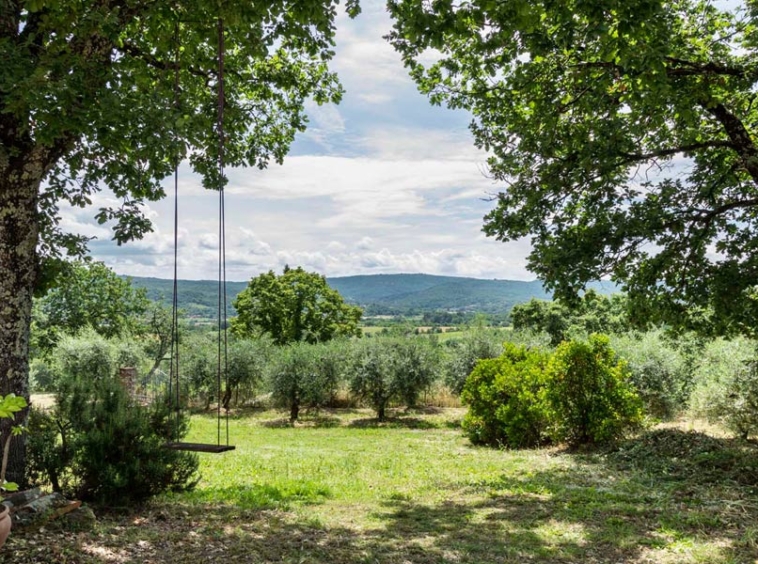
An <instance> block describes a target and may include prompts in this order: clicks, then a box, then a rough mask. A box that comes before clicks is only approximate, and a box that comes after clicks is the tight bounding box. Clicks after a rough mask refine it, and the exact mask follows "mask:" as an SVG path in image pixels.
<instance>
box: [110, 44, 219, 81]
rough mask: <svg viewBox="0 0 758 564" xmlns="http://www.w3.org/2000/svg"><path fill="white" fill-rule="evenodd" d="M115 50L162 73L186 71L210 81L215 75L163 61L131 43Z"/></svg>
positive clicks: (212, 72)
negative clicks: (162, 71)
mask: <svg viewBox="0 0 758 564" xmlns="http://www.w3.org/2000/svg"><path fill="white" fill-rule="evenodd" d="M116 50H118V51H120V52H121V53H123V54H125V55H130V56H132V57H134V58H136V59H140V60H142V61H144V62H145V63H146V64H147V65H149V66H151V67H153V68H156V69H158V70H164V71H175V70H177V69H179V70H182V69H183V70H186V71H187V72H188V73H190V74H192V75H194V76H198V77H200V78H205V79H206V80H207V79H210V78H212V77H215V76H216V73H215V71H214V70H209V71H204V70H202V69H198V68H196V67H193V66H190V65H187V66H182V65H181V64H178V63H176V62H174V61H170V62H169V61H164V60H161V59H159V58H157V57H156V56H154V55H153V54H151V53H147V52H145V51H143V50H142V49H140V48H139V47H137V46H136V45H134V44H133V43H129V42H124V45H123V46H122V47H116Z"/></svg>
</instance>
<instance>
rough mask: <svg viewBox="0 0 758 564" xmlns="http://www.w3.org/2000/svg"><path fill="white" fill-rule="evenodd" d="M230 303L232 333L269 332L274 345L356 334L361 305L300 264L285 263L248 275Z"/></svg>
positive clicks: (239, 334) (309, 341)
mask: <svg viewBox="0 0 758 564" xmlns="http://www.w3.org/2000/svg"><path fill="white" fill-rule="evenodd" d="M234 307H235V309H236V310H237V317H235V318H232V320H231V325H232V332H233V333H234V334H236V335H238V336H242V337H249V336H253V335H256V334H258V333H260V332H263V333H268V334H269V335H270V336H271V338H272V339H273V340H274V343H275V344H277V345H285V344H287V343H294V342H298V341H305V342H308V343H318V342H323V341H328V340H330V339H333V338H335V337H353V336H360V335H361V329H360V327H358V322H359V321H360V319H361V315H362V313H363V312H362V311H361V309H360V308H359V307H357V306H351V305H348V304H346V303H345V301H344V300H343V299H342V296H341V295H340V293H339V292H337V290H334V289H332V288H330V287H329V285H328V284H327V283H326V278H325V277H324V276H322V275H320V274H316V273H315V272H306V271H305V270H303V269H302V267H297V268H295V269H292V268H289V267H287V266H285V267H284V273H283V274H282V275H281V276H277V275H276V274H275V273H274V271H273V270H269V271H268V272H264V273H263V274H260V275H258V276H256V277H255V278H251V279H250V282H249V283H248V285H247V288H245V289H244V290H242V292H240V293H239V295H238V296H237V297H236V298H235V300H234Z"/></svg>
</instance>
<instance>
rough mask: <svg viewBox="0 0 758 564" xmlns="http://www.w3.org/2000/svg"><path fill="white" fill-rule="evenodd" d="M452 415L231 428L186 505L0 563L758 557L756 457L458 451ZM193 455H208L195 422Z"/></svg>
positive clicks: (40, 541)
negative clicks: (199, 444)
mask: <svg viewBox="0 0 758 564" xmlns="http://www.w3.org/2000/svg"><path fill="white" fill-rule="evenodd" d="M462 414H463V411H462V410H460V409H457V410H431V409H428V410H417V411H413V412H408V413H406V412H401V411H398V412H393V413H391V415H392V417H391V418H390V420H389V421H388V422H386V423H382V424H379V423H378V422H377V421H376V420H375V419H373V418H372V414H371V413H370V412H369V411H365V410H341V411H339V412H333V411H322V412H321V413H319V414H312V415H310V416H306V418H305V419H304V421H303V422H301V423H298V424H297V425H296V426H295V427H290V426H288V425H287V422H286V418H285V414H284V413H282V412H274V411H266V412H256V413H255V414H246V415H245V416H241V417H238V418H234V419H232V420H231V422H230V439H231V442H232V443H233V444H235V445H236V447H237V448H236V450H235V451H232V452H229V453H225V454H221V455H201V472H202V475H203V478H202V480H201V482H200V483H199V484H198V487H197V489H196V490H195V491H194V492H190V493H185V494H174V495H169V496H164V497H162V498H159V499H157V500H155V501H154V502H152V503H151V504H149V505H148V506H147V507H144V508H141V509H139V510H135V511H134V512H129V513H128V514H107V513H103V514H101V516H100V522H99V525H98V527H97V529H96V530H95V531H93V532H91V533H78V534H73V533H69V532H66V531H65V530H62V529H61V528H60V527H56V526H54V525H51V526H49V527H47V528H46V531H45V532H44V533H35V532H23V533H21V534H17V533H16V532H14V533H13V534H12V536H11V539H10V540H9V542H8V544H7V545H6V547H5V548H4V549H2V550H1V551H0V561H1V562H7V563H11V562H13V563H16V562H24V563H26V562H43V563H44V562H87V563H91V562H177V563H182V562H192V563H194V562H197V563H200V562H208V561H210V560H218V561H225V562H262V563H268V562H283V563H301V562H302V563H314V564H327V563H329V564H347V563H366V564H368V563H379V564H405V563H413V564H422V563H423V564H426V563H429V564H431V563H446V564H447V563H449V564H453V563H464V564H483V563H514V564H515V563H521V562H546V563H566V562H577V563H579V562H597V563H618V562H640V563H642V562H651V563H652V562H655V563H658V562H662V563H666V562H671V563H674V562H676V563H695V562H703V563H705V562H708V563H714V564H727V563H748V562H754V561H755V560H756V559H757V558H758V527H757V526H756V525H755V523H756V522H758V456H757V455H758V452H757V451H756V447H755V446H754V445H751V444H746V443H738V442H734V441H730V440H727V439H723V438H715V437H708V436H706V435H703V434H700V433H691V432H684V431H681V430H678V429H665V430H654V431H649V432H646V433H644V434H643V435H641V436H640V437H637V438H635V439H633V440H630V441H627V442H625V443H623V444H622V445H620V447H619V448H617V449H615V450H608V451H605V452H590V453H567V452H565V451H562V450H560V449H542V450H521V451H499V450H491V449H485V448H474V447H472V446H471V445H470V444H469V443H468V442H467V441H466V440H465V439H464V437H463V436H462V434H461V432H460V430H459V429H458V428H457V423H458V421H459V419H460V417H461V416H462ZM188 440H191V441H210V442H215V440H216V426H215V420H214V419H213V418H212V417H206V416H195V417H194V419H193V426H192V431H191V435H190V437H188Z"/></svg>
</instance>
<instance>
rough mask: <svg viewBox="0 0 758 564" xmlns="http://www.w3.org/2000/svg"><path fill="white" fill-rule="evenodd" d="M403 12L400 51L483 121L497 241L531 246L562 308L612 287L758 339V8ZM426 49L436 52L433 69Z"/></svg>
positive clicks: (621, 6) (638, 301)
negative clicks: (497, 187)
mask: <svg viewBox="0 0 758 564" xmlns="http://www.w3.org/2000/svg"><path fill="white" fill-rule="evenodd" d="M735 4H737V6H736V7H735ZM730 6H731V7H730ZM389 9H390V12H391V13H392V16H393V17H394V19H395V23H394V30H393V31H392V33H391V34H390V35H389V40H390V41H391V42H392V44H393V45H394V46H395V48H396V49H397V50H398V51H399V52H400V53H401V54H402V56H403V58H404V61H405V63H406V65H407V66H408V67H409V69H410V71H411V73H412V75H413V77H414V78H415V80H416V81H417V83H418V85H419V87H420V89H421V90H422V91H423V92H425V93H426V94H428V95H429V96H430V98H431V101H432V102H433V103H436V104H442V103H445V104H447V105H448V106H450V107H452V108H466V109H468V110H469V111H471V112H472V114H473V116H474V118H473V122H472V124H471V130H472V132H473V135H474V140H475V143H476V144H477V146H479V147H482V148H485V149H487V150H488V151H489V154H490V158H489V170H490V172H491V174H492V177H493V178H494V179H496V180H498V181H500V182H502V183H503V184H505V185H506V187H505V188H503V191H502V192H501V193H499V194H498V195H497V197H496V200H495V201H496V206H495V208H494V209H493V210H492V211H491V212H490V213H489V214H488V215H487V216H486V217H485V223H484V231H485V233H486V234H487V235H489V236H492V237H496V238H497V239H499V240H503V241H507V240H515V239H519V238H523V237H531V238H532V244H533V251H532V253H531V255H530V257H529V262H528V266H529V268H530V269H531V270H532V271H533V272H535V273H536V274H537V275H538V276H539V277H540V278H541V279H543V280H544V281H545V282H546V284H547V285H548V287H549V288H551V289H553V290H555V291H556V293H557V295H558V296H559V297H565V298H569V299H572V298H574V297H575V296H576V295H577V292H578V291H580V290H581V288H582V287H583V286H584V285H585V283H586V282H588V281H590V280H593V279H598V278H599V277H601V276H605V275H609V276H610V277H612V278H613V279H614V280H617V281H620V282H622V283H623V284H624V285H625V286H626V288H627V290H628V293H629V296H630V299H631V300H632V303H633V305H634V306H635V307H636V309H637V310H638V311H639V312H641V313H643V314H645V315H646V316H647V317H650V318H655V317H657V318H663V319H665V320H666V321H668V322H670V323H676V324H680V325H681V324H683V323H684V324H690V325H692V326H695V327H696V328H699V329H702V330H707V331H711V332H730V331H734V330H740V329H742V330H744V329H746V328H755V327H756V320H758V302H756V300H755V299H754V295H755V292H754V285H755V284H756V280H758V277H757V276H756V275H757V274H758V253H756V249H758V237H756V228H757V227H758V146H757V145H756V139H755V137H756V125H755V124H756V123H758V122H756V117H757V116H758V104H754V100H755V84H756V80H758V66H756V56H757V55H758V39H757V38H758V35H756V33H755V31H756V24H758V5H757V4H756V3H755V2H746V3H745V4H742V5H740V4H739V3H726V4H725V3H712V2H710V1H709V0H663V1H649V0H631V1H626V0H625V1H623V2H622V1H620V0H611V1H608V0H589V1H584V2H531V1H527V0H507V1H503V2H489V1H485V0H471V1H469V2H450V1H442V2H426V1H425V0H390V2H389ZM428 50H437V51H438V52H439V53H438V56H436V57H435V58H434V60H435V62H434V63H432V64H431V65H428V66H424V65H423V64H422V63H421V62H420V61H421V60H422V59H421V57H422V55H423V54H424V52H425V51H428Z"/></svg>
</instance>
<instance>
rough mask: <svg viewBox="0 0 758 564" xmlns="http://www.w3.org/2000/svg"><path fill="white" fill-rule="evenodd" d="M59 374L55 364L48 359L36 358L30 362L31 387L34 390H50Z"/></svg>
mask: <svg viewBox="0 0 758 564" xmlns="http://www.w3.org/2000/svg"><path fill="white" fill-rule="evenodd" d="M57 379H58V374H57V371H56V368H55V366H54V365H53V364H52V363H51V362H49V361H48V360H46V359H42V358H35V359H33V360H32V361H31V362H30V363H29V387H30V388H31V389H32V392H36V393H40V392H50V391H52V390H53V389H54V387H55V381H56V380H57Z"/></svg>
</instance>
